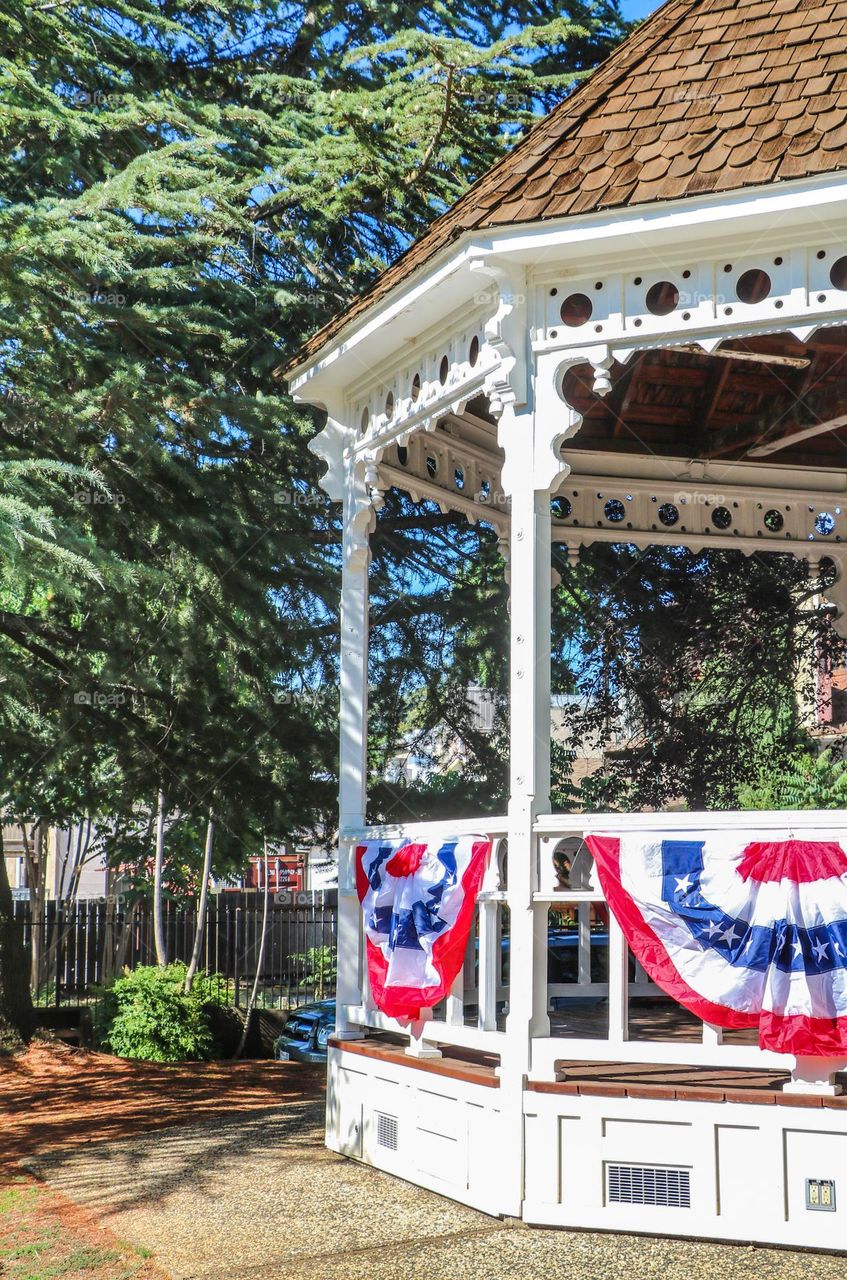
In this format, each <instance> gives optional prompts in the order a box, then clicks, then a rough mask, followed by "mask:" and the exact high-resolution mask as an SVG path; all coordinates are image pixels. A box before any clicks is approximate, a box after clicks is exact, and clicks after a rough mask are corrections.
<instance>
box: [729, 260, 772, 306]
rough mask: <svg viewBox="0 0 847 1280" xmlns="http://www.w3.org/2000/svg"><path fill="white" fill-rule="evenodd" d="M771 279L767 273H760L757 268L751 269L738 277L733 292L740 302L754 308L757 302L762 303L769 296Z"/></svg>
mask: <svg viewBox="0 0 847 1280" xmlns="http://www.w3.org/2000/svg"><path fill="white" fill-rule="evenodd" d="M770 291H771V278H770V276H769V275H768V273H767V271H761V270H760V269H759V268H758V267H753V268H752V270H750V271H745V272H744V274H743V275H740V276H739V277H738V280H737V281H736V285H735V292H736V293H737V295H738V299H739V301H740V302H746V303H748V304H750V305H751V306H755V304H756V303H757V302H764V300H765V298H767V297H768V296H769V295H770Z"/></svg>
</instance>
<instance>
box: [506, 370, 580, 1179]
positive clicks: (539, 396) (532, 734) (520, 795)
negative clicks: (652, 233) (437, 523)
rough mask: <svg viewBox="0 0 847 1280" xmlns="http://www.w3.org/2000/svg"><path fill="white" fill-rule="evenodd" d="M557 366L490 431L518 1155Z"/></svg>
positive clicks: (546, 730) (534, 991)
mask: <svg viewBox="0 0 847 1280" xmlns="http://www.w3.org/2000/svg"><path fill="white" fill-rule="evenodd" d="M557 364H558V362H557V361H552V360H551V361H540V362H539V365H540V367H539V368H538V370H537V375H538V376H537V377H536V382H535V393H534V399H533V401H532V403H530V404H528V405H527V406H520V405H515V404H509V403H506V404H505V405H504V407H503V410H502V416H501V419H500V423H499V429H498V441H499V443H500V445H501V446H502V448H503V449H504V451H505V462H504V465H503V473H502V485H503V490H504V492H505V493H506V494H507V495H508V496H509V498H510V502H511V536H510V546H509V552H510V565H509V568H510V620H509V627H510V641H509V691H510V766H509V767H510V796H509V815H508V816H509V823H508V838H509V863H508V887H507V898H508V904H509V927H510V956H511V959H510V974H509V1015H508V1019H507V1024H506V1031H507V1035H506V1042H505V1046H504V1049H503V1052H502V1057H501V1066H500V1082H501V1085H500V1087H501V1090H502V1110H503V1120H504V1125H505V1126H506V1137H505V1141H506V1144H507V1149H508V1150H509V1151H515V1152H517V1151H522V1150H523V1089H524V1084H525V1080H526V1077H527V1075H528V1074H529V1071H530V1068H531V1062H532V1041H533V1039H534V1038H536V1037H542V1038H544V1037H547V1036H549V1034H550V1020H549V1017H548V1012H547V905H546V903H539V904H535V903H534V901H533V898H534V895H535V893H536V891H537V890H538V888H539V885H538V837H537V835H536V834H535V832H534V830H533V828H534V824H535V820H536V818H538V816H539V815H540V814H543V813H549V810H550V684H551V677H550V630H551V613H552V610H551V588H552V556H551V552H552V542H551V535H552V521H551V511H550V501H551V495H552V492H554V490H555V487H556V486H557V485H558V483H559V481H560V480H561V479H562V477H563V476H564V475H566V474H567V470H568V468H567V466H566V464H564V463H563V462H562V459H561V455H560V453H559V446H560V444H561V441H562V440H563V439H564V438H565V436H567V435H568V434H569V431H570V430H571V429H575V426H576V424H577V422H578V419H577V418H575V416H574V415H573V413H572V411H570V410H569V409H568V407H567V406H566V405H565V404H564V403H563V401H562V400H561V399H560V398H559V396H558V394H557V392H556V387H557V378H558V369H557ZM503 1175H504V1177H508V1178H510V1179H511V1180H512V1184H510V1186H509V1187H508V1189H504V1192H505V1194H508V1195H509V1197H510V1198H512V1197H513V1198H514V1199H515V1201H516V1202H517V1203H518V1204H519V1203H520V1202H521V1201H522V1199H523V1161H522V1160H521V1161H517V1160H511V1161H510V1162H509V1163H508V1164H507V1165H506V1166H505V1167H504V1170H503Z"/></svg>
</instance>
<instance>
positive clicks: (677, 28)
mask: <svg viewBox="0 0 847 1280" xmlns="http://www.w3.org/2000/svg"><path fill="white" fill-rule="evenodd" d="M845 34H847V4H844V3H821V4H819V5H817V6H816V7H806V8H802V7H799V6H798V5H797V4H796V0H737V2H736V3H730V2H729V0H699V2H698V0H670V3H668V4H666V5H665V6H664V8H662V9H661V10H660V11H659V12H658V13H657V14H656V15H655V16H654V17H653V18H652V19H650V20H649V21H648V22H647V23H646V24H644V25H643V26H642V27H641V28H639V29H638V30H637V32H636V33H635V35H634V36H633V37H632V38H631V39H630V40H629V41H628V42H627V43H626V44H625V45H624V46H623V47H622V48H621V49H620V50H618V52H617V53H616V54H615V55H614V56H613V57H612V58H610V59H609V61H608V62H607V63H605V64H604V65H603V66H602V67H601V68H600V69H599V70H598V71H597V72H596V73H595V74H594V75H593V76H592V77H591V78H590V80H588V81H587V82H586V83H585V84H584V85H583V86H582V87H581V88H580V89H579V90H578V91H577V92H575V93H574V94H573V95H572V96H571V97H570V98H568V99H567V100H566V101H565V102H564V103H563V104H562V105H561V106H560V107H559V108H558V109H557V110H556V111H554V112H553V114H552V115H551V116H550V117H549V118H547V119H546V120H545V121H543V122H541V123H540V124H539V125H538V126H537V128H536V129H535V130H533V131H532V132H531V133H530V135H529V136H528V137H527V139H526V140H525V141H524V142H523V143H522V144H521V145H520V146H518V147H517V149H516V150H514V151H513V152H512V153H511V154H510V155H509V156H508V157H506V158H505V159H504V160H502V161H501V162H500V163H499V164H498V165H497V166H495V167H494V168H493V169H492V170H491V171H490V173H488V174H487V175H486V176H485V177H484V178H482V180H481V181H480V182H478V183H477V184H476V186H475V187H473V188H472V189H471V191H470V192H469V193H468V194H467V195H466V196H465V197H464V198H463V199H462V200H461V201H459V203H458V204H457V205H456V206H455V207H454V208H453V209H451V210H450V211H449V212H447V213H446V214H445V215H444V216H443V217H441V218H440V219H439V220H438V221H437V222H436V223H435V224H434V225H433V227H432V228H431V230H430V231H429V232H428V233H427V234H426V235H425V236H424V237H423V238H422V239H421V240H420V241H419V242H418V243H417V244H416V245H414V246H413V247H412V248H411V249H410V250H409V252H408V253H406V254H405V255H404V257H403V258H401V259H400V260H399V262H398V263H396V264H395V265H394V266H393V267H392V268H391V269H390V270H388V271H387V272H386V273H385V275H384V276H383V277H382V278H381V279H380V280H379V281H378V282H377V284H376V286H375V287H374V288H373V289H372V290H371V291H370V293H369V294H368V295H366V296H365V297H363V298H362V299H360V300H359V301H358V302H357V303H356V304H355V305H354V306H353V307H352V308H351V309H350V310H349V311H348V312H347V313H346V314H344V315H342V316H340V317H339V318H338V319H337V320H336V321H334V322H333V323H331V324H330V325H328V326H327V327H326V328H325V329H323V330H322V331H321V332H320V333H318V334H317V335H316V336H315V338H314V339H312V341H311V342H310V343H309V344H308V346H307V347H306V348H305V349H304V350H303V351H302V352H301V354H300V355H299V357H298V358H297V361H296V363H295V365H293V366H292V367H290V368H289V369H288V370H287V372H286V376H287V377H288V379H289V383H290V386H291V388H292V390H293V392H294V394H295V395H296V396H297V398H298V399H300V400H302V401H304V402H307V403H310V404H313V405H318V406H320V407H322V408H323V409H324V410H325V411H326V415H327V422H326V426H325V427H324V429H323V430H322V431H321V432H320V434H319V435H318V436H317V438H316V440H315V441H314V442H313V446H312V447H313V448H314V449H315V451H316V452H317V453H318V454H319V455H320V456H321V457H322V458H323V459H325V461H326V464H327V471H326V476H325V479H324V482H323V483H324V487H325V489H326V491H327V493H328V494H329V495H330V497H331V498H332V499H333V500H336V501H339V502H342V503H343V512H344V561H343V585H342V624H341V625H342V638H341V766H340V778H341V782H340V814H341V817H340V855H339V867H340V871H339V881H340V883H339V976H338V1022H337V1036H336V1038H335V1040H334V1041H333V1043H332V1045H331V1047H330V1060H329V1084H330V1088H329V1102H328V1111H327V1142H328V1144H329V1146H330V1147H332V1148H333V1149H334V1150H336V1151H339V1152H342V1153H344V1154H346V1155H349V1156H351V1157H353V1158H356V1159H359V1160H363V1161H366V1162H368V1163H370V1164H373V1165H376V1166H378V1167H379V1168H381V1169H385V1170H388V1171H390V1172H392V1173H395V1174H399V1175H400V1176H402V1177H403V1178H406V1179H408V1180H410V1181H412V1182H414V1183H416V1184H418V1185H420V1186H422V1187H427V1188H430V1189H432V1190H435V1191H439V1192H441V1193H443V1194H444V1195H447V1196H450V1197H452V1198H454V1199H456V1200H460V1201H462V1202H464V1203H466V1204H469V1205H473V1206H476V1207H477V1208H479V1209H482V1210H484V1211H485V1212H487V1213H491V1214H497V1215H512V1216H515V1217H522V1218H523V1219H524V1220H525V1221H526V1222H529V1223H536V1224H547V1225H561V1226H568V1227H587V1228H595V1229H596V1228H607V1229H612V1230H621V1231H648V1232H656V1233H662V1234H675V1235H683V1236H709V1237H715V1238H722V1239H727V1240H755V1241H762V1242H770V1243H774V1244H783V1245H795V1246H814V1247H816V1248H836V1249H844V1248H847V1098H844V1097H841V1096H839V1094H840V1086H839V1082H838V1078H837V1076H838V1073H839V1072H840V1071H842V1070H844V1069H847V1055H845V1058H844V1059H843V1060H839V1059H825V1060H824V1059H811V1058H796V1057H794V1056H793V1055H787V1054H782V1053H774V1052H770V1051H765V1050H763V1049H761V1048H760V1047H759V1045H758V1041H757V1039H756V1037H755V1035H752V1036H751V1035H750V1034H749V1033H745V1032H736V1031H727V1032H721V1030H720V1029H719V1028H717V1027H716V1026H714V1025H709V1024H707V1023H699V1022H697V1021H696V1020H695V1019H694V1018H693V1017H692V1016H691V1015H690V1014H688V1013H687V1012H686V1011H685V1010H683V1009H681V1008H680V1007H679V1006H677V1005H675V1004H674V1003H673V1002H672V1001H671V1000H670V999H668V998H667V997H666V996H664V993H663V992H662V991H660V990H659V989H658V988H657V987H656V986H655V985H653V983H652V982H650V981H649V980H648V979H647V976H646V975H645V973H644V971H643V970H642V969H641V968H640V966H637V965H633V964H632V963H631V958H630V957H629V955H628V949H627V945H626V941H625V938H624V935H623V933H622V931H621V928H620V927H619V925H618V924H617V922H616V920H615V918H614V916H612V917H611V918H610V919H609V921H608V925H607V926H606V925H605V924H604V923H602V921H604V920H605V918H606V912H605V909H604V905H603V903H604V900H603V894H602V893H601V891H600V889H599V885H598V881H597V880H596V878H595V872H594V868H593V866H592V864H591V860H590V858H589V857H588V855H587V853H586V852H585V850H584V846H583V845H582V840H583V838H584V837H585V835H586V834H587V833H592V832H593V833H603V834H607V835H615V834H626V833H633V832H637V831H639V830H641V831H644V832H657V833H659V834H661V835H665V836H667V835H668V834H673V833H676V834H680V833H696V834H698V835H704V834H705V835H709V834H714V833H716V832H719V831H730V830H731V831H733V832H736V833H738V832H742V833H743V832H744V831H749V832H750V833H751V839H753V838H754V836H755V837H756V838H759V839H763V838H773V839H779V838H781V837H786V836H788V835H789V834H794V835H802V834H803V833H808V834H809V838H814V839H822V840H823V839H830V840H841V841H844V840H847V817H845V816H844V815H842V814H840V813H831V812H829V813H809V812H804V813H790V814H789V813H785V812H780V813H759V814H751V813H682V814H680V813H674V814H666V815H657V814H652V815H645V814H638V815H633V816H627V817H621V816H619V815H587V816H584V815H580V816H573V815H562V814H553V813H551V812H550V800H549V791H550V592H551V548H552V546H553V544H554V543H558V544H564V545H566V546H567V547H568V549H569V550H570V551H571V552H572V553H573V554H574V555H578V554H579V548H580V547H581V546H584V545H587V544H591V543H594V542H597V541H598V540H602V541H607V542H613V543H621V542H627V543H632V544H635V545H637V546H647V545H650V544H655V543H663V544H670V545H674V546H681V547H688V548H691V549H695V550H699V549H701V548H705V547H725V546H727V545H731V546H733V547H735V548H737V549H740V550H741V551H743V552H745V553H749V554H754V553H764V552H768V551H780V552H783V553H785V552H792V553H793V554H795V555H797V556H801V557H804V558H806V559H809V560H810V561H811V563H812V571H813V572H817V564H818V562H819V560H820V559H821V558H826V559H827V560H830V561H832V562H833V563H834V565H835V567H836V570H837V573H838V577H837V579H836V581H835V583H834V585H832V586H830V587H828V589H827V594H828V596H829V598H830V599H831V601H832V603H833V604H834V605H835V606H836V607H840V605H841V604H842V603H847V598H846V597H847V586H845V585H844V584H845V582H847V578H845V575H844V561H845V557H847V452H845V445H846V444H847V380H845V373H847V52H845V48H847V42H845V39H844V37H845ZM391 486H396V487H397V488H399V489H402V490H405V491H406V492H407V493H409V494H410V495H412V497H413V498H414V499H416V500H420V499H429V500H431V501H434V502H436V503H438V504H439V505H440V506H441V507H442V509H445V510H446V509H452V510H456V511H459V512H461V513H463V514H464V515H466V516H467V518H468V519H469V520H471V521H482V522H486V523H487V524H489V525H492V526H493V527H494V528H495V529H496V531H497V533H498V535H499V537H500V541H501V546H502V548H503V552H504V556H505V558H506V560H507V562H508V564H509V570H510V583H511V610H510V619H509V623H508V625H509V627H510V653H511V659H510V681H511V690H510V691H511V745H510V760H511V766H510V777H511V795H510V801H509V808H508V813H507V814H506V815H504V816H503V817H502V818H500V819H497V820H495V821H492V820H490V819H479V820H478V821H461V822H460V821H456V822H453V823H439V824H415V825H414V827H413V828H410V829H409V830H405V831H404V830H403V829H402V828H381V829H373V828H371V829H368V828H367V826H366V795H365V789H366V739H367V715H368V710H367V651H368V562H369V550H368V540H369V534H370V532H371V530H372V528H373V526H374V520H375V514H376V512H377V510H378V509H379V506H380V503H381V500H382V498H381V495H382V493H383V491H384V490H386V489H387V488H389V487H391ZM504 625H506V622H505V620H504ZM446 833H449V834H450V835H460V834H462V833H465V834H467V833H479V834H480V835H486V836H488V837H490V838H491V839H492V841H493V849H494V852H493V856H492V858H491V861H490V864H489V869H488V872H487V876H486V880H485V882H484V885H483V891H482V893H481V894H480V897H479V900H478V905H477V914H476V922H475V926H474V931H473V934H472V938H471V943H470V945H469V948H468V952H467V959H466V963H465V967H464V972H463V973H462V974H461V975H460V977H459V979H458V980H457V982H456V984H455V985H454V987H453V990H452V993H451V994H450V995H449V997H448V998H447V999H446V1000H445V1001H444V1002H443V1003H442V1005H441V1006H439V1007H437V1008H436V1009H434V1010H432V1011H430V1012H431V1016H429V1017H428V1018H427V1019H426V1020H422V1021H420V1022H417V1023H415V1024H413V1025H412V1026H407V1025H403V1024H401V1023H399V1022H396V1021H394V1020H392V1019H389V1018H387V1017H385V1016H384V1015H382V1014H380V1013H379V1012H378V1011H377V1010H376V1008H375V1005H374V1002H373V999H372V996H371V992H370V989H369V984H368V978H367V969H366V966H365V962H364V955H363V935H362V920H361V911H360V906H359V901H358V898H357V894H356V888H355V880H354V868H353V851H354V849H355V846H356V845H357V844H358V843H359V842H361V841H362V840H363V839H366V838H376V837H378V838H382V837H395V836H396V837H402V836H404V835H407V836H410V837H416V838H424V839H438V838H440V837H441V836H443V835H444V834H446ZM566 842H567V843H566ZM562 847H566V848H568V849H570V850H571V851H572V852H573V853H574V854H575V857H574V861H573V866H572V869H571V875H570V883H569V885H563V883H562V880H561V879H560V878H557V875H556V873H555V871H554V866H553V854H554V852H556V851H557V850H561V849H562ZM507 850H508V868H507V858H506V851H507ZM560 865H561V864H560ZM551 912H553V913H556V912H558V913H559V916H560V917H565V918H572V919H573V921H574V922H575V924H574V927H573V929H572V937H573V944H574V947H575V950H574V953H573V954H574V957H575V959H574V962H573V966H572V970H571V968H570V967H569V962H568V960H567V957H566V956H565V957H564V959H562V963H561V964H559V963H558V961H557V962H556V963H555V964H554V963H553V962H552V961H551V959H550V957H549V955H548V942H549V936H548V929H549V923H548V922H549V920H550V918H551ZM506 913H508V937H509V939H510V942H509V948H508V949H509V952H510V962H509V965H508V972H507V971H506V966H504V963H503V955H504V948H503V947H502V946H501V942H500V939H501V925H502V922H503V920H504V918H505V915H506ZM565 932H567V931H565ZM566 949H567V948H565V950H566ZM560 959H561V957H560ZM557 965H558V967H557Z"/></svg>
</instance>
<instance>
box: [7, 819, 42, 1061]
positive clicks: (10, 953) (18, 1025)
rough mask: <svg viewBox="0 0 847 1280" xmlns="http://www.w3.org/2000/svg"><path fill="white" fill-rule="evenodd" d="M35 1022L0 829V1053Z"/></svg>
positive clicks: (28, 1033)
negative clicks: (13, 910) (14, 915)
mask: <svg viewBox="0 0 847 1280" xmlns="http://www.w3.org/2000/svg"><path fill="white" fill-rule="evenodd" d="M34 1026H35V1013H34V1011H33V1008H32V997H31V996H30V991H29V974H28V973H27V964H26V956H25V954H24V948H23V938H22V936H21V931H20V929H19V928H18V927H17V925H16V924H15V923H14V920H13V917H12V890H11V888H10V886H9V877H8V875H7V874H6V860H5V858H4V857H3V835H2V830H0V1053H2V1052H8V1051H11V1050H13V1049H19V1048H20V1047H21V1045H22V1044H23V1043H24V1042H25V1041H27V1040H28V1039H29V1037H30V1036H31V1035H32V1031H33V1027H34Z"/></svg>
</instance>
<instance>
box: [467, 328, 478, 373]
mask: <svg viewBox="0 0 847 1280" xmlns="http://www.w3.org/2000/svg"><path fill="white" fill-rule="evenodd" d="M478 359H479V338H478V337H477V336H476V334H474V336H473V337H472V338H471V345H470V347H469V348H468V364H469V365H470V367H471V368H472V369H474V368H476V362H477V360H478Z"/></svg>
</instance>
